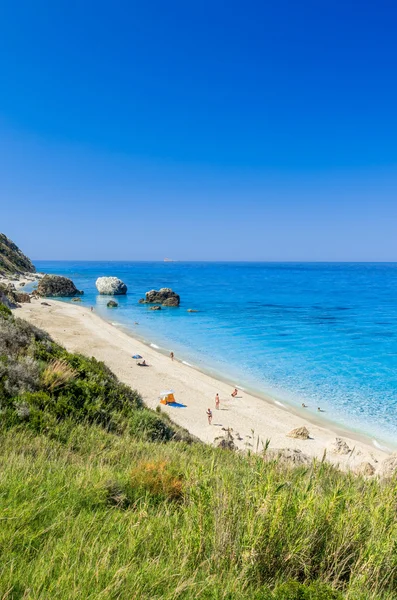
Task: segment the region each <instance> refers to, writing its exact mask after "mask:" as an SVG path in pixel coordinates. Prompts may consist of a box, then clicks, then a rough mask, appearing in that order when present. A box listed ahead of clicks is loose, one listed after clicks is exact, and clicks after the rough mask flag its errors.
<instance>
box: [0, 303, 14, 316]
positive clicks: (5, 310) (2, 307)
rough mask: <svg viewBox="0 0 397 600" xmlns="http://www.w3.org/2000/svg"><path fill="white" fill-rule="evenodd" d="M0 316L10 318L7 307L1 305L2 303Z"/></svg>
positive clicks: (9, 311)
mask: <svg viewBox="0 0 397 600" xmlns="http://www.w3.org/2000/svg"><path fill="white" fill-rule="evenodd" d="M0 315H1V316H2V317H5V318H7V317H10V316H11V315H12V312H11V310H10V309H9V308H8V306H6V305H5V304H3V303H2V302H0Z"/></svg>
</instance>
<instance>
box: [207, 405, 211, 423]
mask: <svg viewBox="0 0 397 600" xmlns="http://www.w3.org/2000/svg"><path fill="white" fill-rule="evenodd" d="M207 417H208V425H211V423H212V410H211V409H210V408H209V409H208V410H207Z"/></svg>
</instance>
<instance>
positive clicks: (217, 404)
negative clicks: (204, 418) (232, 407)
mask: <svg viewBox="0 0 397 600" xmlns="http://www.w3.org/2000/svg"><path fill="white" fill-rule="evenodd" d="M219 402H220V400H219V394H217V395H216V396H215V408H216V410H219Z"/></svg>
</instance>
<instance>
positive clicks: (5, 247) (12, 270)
mask: <svg viewBox="0 0 397 600" xmlns="http://www.w3.org/2000/svg"><path fill="white" fill-rule="evenodd" d="M35 272H36V268H35V266H34V265H33V264H32V262H31V261H30V259H29V258H28V257H27V256H25V255H24V254H23V253H22V252H21V250H20V249H19V248H18V246H17V245H16V244H14V242H12V241H11V240H9V239H8V237H7V236H5V235H4V233H0V275H5V276H6V277H8V276H10V275H17V274H22V273H35Z"/></svg>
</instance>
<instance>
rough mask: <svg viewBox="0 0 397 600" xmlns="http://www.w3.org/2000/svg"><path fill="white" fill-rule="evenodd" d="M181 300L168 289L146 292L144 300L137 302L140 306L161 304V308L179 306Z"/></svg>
mask: <svg viewBox="0 0 397 600" xmlns="http://www.w3.org/2000/svg"><path fill="white" fill-rule="evenodd" d="M180 301H181V299H180V297H179V295H178V294H176V293H175V292H174V291H172V290H171V289H170V288H161V289H160V290H158V291H157V290H150V291H149V292H146V294H145V298H141V299H140V300H139V303H140V304H154V303H156V304H162V305H163V306H179V303H180Z"/></svg>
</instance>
